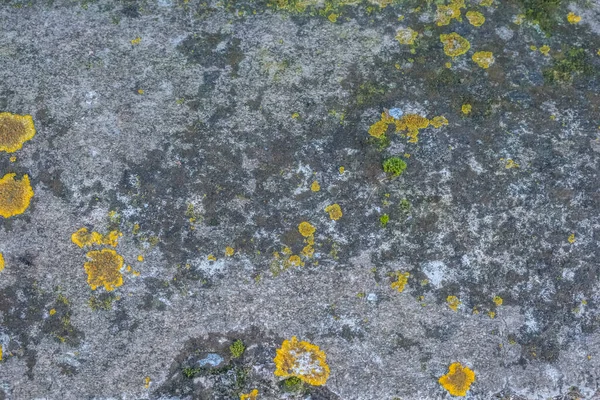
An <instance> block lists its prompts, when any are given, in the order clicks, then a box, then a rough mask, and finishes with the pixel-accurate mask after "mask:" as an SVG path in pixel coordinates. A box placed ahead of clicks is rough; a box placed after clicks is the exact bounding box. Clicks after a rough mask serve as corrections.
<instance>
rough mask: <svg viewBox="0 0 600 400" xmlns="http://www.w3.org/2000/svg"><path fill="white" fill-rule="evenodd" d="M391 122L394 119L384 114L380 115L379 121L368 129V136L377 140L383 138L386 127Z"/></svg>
mask: <svg viewBox="0 0 600 400" xmlns="http://www.w3.org/2000/svg"><path fill="white" fill-rule="evenodd" d="M393 122H394V118H392V117H390V116H389V115H387V114H386V113H383V114H381V119H380V120H379V121H377V122H375V123H374V124H373V125H371V126H370V127H369V135H371V136H373V137H376V138H378V139H380V138H382V137H383V136H385V133H386V132H387V130H388V126H389V125H390V124H391V123H393Z"/></svg>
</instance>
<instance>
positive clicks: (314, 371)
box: [273, 336, 329, 386]
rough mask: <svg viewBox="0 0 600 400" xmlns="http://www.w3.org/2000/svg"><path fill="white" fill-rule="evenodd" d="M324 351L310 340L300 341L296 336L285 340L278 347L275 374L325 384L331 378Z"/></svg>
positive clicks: (314, 383) (310, 382)
mask: <svg viewBox="0 0 600 400" xmlns="http://www.w3.org/2000/svg"><path fill="white" fill-rule="evenodd" d="M325 358H326V356H325V353H324V352H323V351H321V350H320V349H319V346H316V345H314V344H312V343H309V342H304V341H298V339H297V338H296V336H293V337H292V338H291V339H290V340H284V341H283V343H282V344H281V348H279V349H277V355H276V356H275V358H274V359H273V361H274V362H275V367H276V369H275V375H276V376H281V377H284V378H288V377H292V376H295V377H297V378H299V379H301V380H302V381H304V382H306V383H308V384H310V385H314V386H320V385H324V384H325V382H327V378H329V366H328V365H327V362H326V360H325Z"/></svg>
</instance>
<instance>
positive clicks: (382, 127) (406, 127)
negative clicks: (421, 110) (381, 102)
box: [369, 112, 448, 143]
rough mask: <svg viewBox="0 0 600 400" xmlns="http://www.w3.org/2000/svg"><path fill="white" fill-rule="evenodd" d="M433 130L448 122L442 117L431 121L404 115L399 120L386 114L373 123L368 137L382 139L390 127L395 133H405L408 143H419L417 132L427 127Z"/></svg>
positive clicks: (417, 115)
mask: <svg viewBox="0 0 600 400" xmlns="http://www.w3.org/2000/svg"><path fill="white" fill-rule="evenodd" d="M430 124H431V125H432V126H434V127H435V128H440V127H441V126H442V125H447V124H448V120H447V119H446V118H444V117H435V118H434V119H432V120H431V121H430V120H429V119H427V118H425V117H423V116H421V115H419V114H412V113H409V114H404V115H403V116H402V117H400V118H399V119H396V118H394V117H392V116H390V115H389V114H388V113H387V112H384V113H382V114H381V119H380V120H379V121H377V122H375V123H374V124H373V125H371V127H370V128H369V135H371V136H373V137H376V138H379V139H380V138H382V137H384V136H385V133H386V132H387V130H388V128H389V126H390V125H393V126H394V127H395V132H396V133H399V132H407V133H406V137H407V138H408V142H409V143H417V142H418V141H419V131H420V130H421V129H425V128H427V127H428V126H429V125H430Z"/></svg>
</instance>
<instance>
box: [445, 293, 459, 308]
mask: <svg viewBox="0 0 600 400" xmlns="http://www.w3.org/2000/svg"><path fill="white" fill-rule="evenodd" d="M446 303H447V304H448V307H450V308H451V309H452V310H454V311H456V310H458V306H459V305H460V300H459V299H458V297H456V296H448V297H446Z"/></svg>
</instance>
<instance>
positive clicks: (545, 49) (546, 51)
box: [540, 44, 550, 56]
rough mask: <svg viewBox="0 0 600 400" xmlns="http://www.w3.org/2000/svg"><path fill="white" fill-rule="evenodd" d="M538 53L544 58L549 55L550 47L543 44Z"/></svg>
mask: <svg viewBox="0 0 600 400" xmlns="http://www.w3.org/2000/svg"><path fill="white" fill-rule="evenodd" d="M540 53H542V54H543V55H545V56H547V55H548V54H550V46H548V45H547V44H545V45H543V46H542V47H540Z"/></svg>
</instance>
